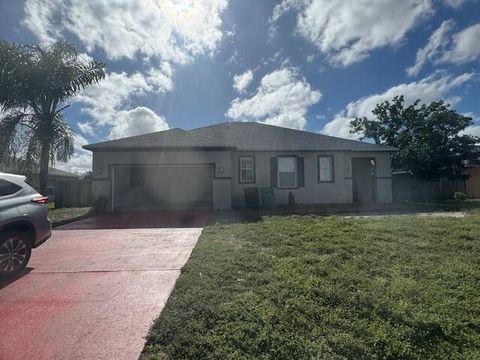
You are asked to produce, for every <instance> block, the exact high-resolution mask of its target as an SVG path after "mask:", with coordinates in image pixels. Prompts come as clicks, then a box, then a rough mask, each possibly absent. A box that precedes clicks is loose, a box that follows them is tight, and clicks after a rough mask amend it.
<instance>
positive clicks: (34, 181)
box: [0, 162, 80, 200]
mask: <svg viewBox="0 0 480 360" xmlns="http://www.w3.org/2000/svg"><path fill="white" fill-rule="evenodd" d="M12 164H13V162H12ZM0 171H3V172H7V173H12V174H20V175H25V176H26V177H27V182H28V184H30V185H31V186H32V187H33V188H35V189H36V190H37V191H38V190H39V189H40V179H39V176H38V173H39V170H38V169H36V170H34V171H33V172H26V173H25V172H22V171H21V170H19V169H18V168H17V167H15V166H14V165H8V166H0ZM79 178H80V176H79V175H77V174H73V173H70V172H67V171H63V170H59V169H56V168H48V177H47V193H46V194H43V195H47V196H50V197H51V200H53V195H55V182H57V181H67V180H74V179H79Z"/></svg>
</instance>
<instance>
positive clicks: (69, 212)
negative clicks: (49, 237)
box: [48, 203, 91, 225]
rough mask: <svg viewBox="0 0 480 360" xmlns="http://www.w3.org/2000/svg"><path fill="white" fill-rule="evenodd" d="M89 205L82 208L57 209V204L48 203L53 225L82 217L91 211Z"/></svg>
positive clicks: (49, 215)
mask: <svg viewBox="0 0 480 360" xmlns="http://www.w3.org/2000/svg"><path fill="white" fill-rule="evenodd" d="M90 209H91V208H89V207H81V208H61V209H55V206H54V205H52V204H50V203H49V204H48V217H49V218H50V220H51V221H52V224H53V225H58V224H63V223H66V222H70V221H73V220H77V219H81V218H83V217H85V216H87V215H88V213H89V212H90Z"/></svg>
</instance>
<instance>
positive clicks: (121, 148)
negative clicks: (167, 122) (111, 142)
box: [82, 145, 235, 152]
mask: <svg viewBox="0 0 480 360" xmlns="http://www.w3.org/2000/svg"><path fill="white" fill-rule="evenodd" d="M82 148H83V149H85V150H89V151H92V152H94V151H155V150H210V151H212V150H231V149H235V146H108V147H107V146H105V147H104V146H101V147H100V146H99V147H96V146H90V145H84V146H82Z"/></svg>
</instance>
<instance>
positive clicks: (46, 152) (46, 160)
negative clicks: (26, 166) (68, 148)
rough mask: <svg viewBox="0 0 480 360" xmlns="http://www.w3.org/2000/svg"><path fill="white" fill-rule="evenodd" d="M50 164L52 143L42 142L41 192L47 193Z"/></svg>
mask: <svg viewBox="0 0 480 360" xmlns="http://www.w3.org/2000/svg"><path fill="white" fill-rule="evenodd" d="M49 164H50V143H49V142H44V143H43V144H42V152H41V154H40V172H39V181H40V194H42V195H47V181H48V165H49Z"/></svg>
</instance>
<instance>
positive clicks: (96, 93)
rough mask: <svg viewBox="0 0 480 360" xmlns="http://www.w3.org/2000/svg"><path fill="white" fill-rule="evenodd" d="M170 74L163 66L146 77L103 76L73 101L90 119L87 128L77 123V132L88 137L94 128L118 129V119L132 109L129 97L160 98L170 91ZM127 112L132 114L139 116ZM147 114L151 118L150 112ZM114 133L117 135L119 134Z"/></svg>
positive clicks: (114, 74)
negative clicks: (153, 95) (159, 96)
mask: <svg viewBox="0 0 480 360" xmlns="http://www.w3.org/2000/svg"><path fill="white" fill-rule="evenodd" d="M170 71H171V68H170V66H169V65H164V66H163V67H162V68H160V69H153V70H150V71H149V72H148V73H147V75H146V76H145V75H143V74H142V73H139V72H136V73H133V74H130V75H129V74H127V73H125V72H122V73H115V72H114V73H110V74H107V75H106V77H105V79H103V80H102V81H100V83H98V84H96V85H92V86H90V87H88V88H86V89H85V90H83V91H82V92H80V94H79V95H78V96H77V97H76V98H75V101H76V102H77V103H80V104H81V105H82V106H83V108H82V111H83V112H84V113H86V114H88V115H89V116H90V117H91V118H92V119H93V120H92V121H91V122H89V123H87V125H85V123H79V125H78V126H79V128H80V130H81V131H82V132H84V133H86V134H88V131H89V130H91V129H92V126H94V125H99V126H102V127H104V126H109V127H115V126H118V121H119V118H123V117H122V116H125V113H126V112H127V110H128V109H130V108H131V107H132V97H137V98H138V97H142V96H145V95H147V94H150V93H156V94H161V93H163V92H165V91H167V90H170V89H171V88H172V83H171V79H170V77H169V76H170V74H171V73H170ZM140 108H141V109H146V108H145V107H140ZM140 108H137V109H140ZM131 111H132V114H140V113H139V112H133V111H134V110H131ZM149 111H150V112H151V113H152V114H153V111H151V110H149ZM144 114H145V113H143V115H144ZM155 116H157V117H158V118H160V117H159V116H158V115H155ZM150 118H152V117H150ZM119 131H120V130H119ZM129 132H130V133H131V132H132V130H130V131H129ZM114 133H115V134H120V133H121V131H120V132H118V131H115V132H114Z"/></svg>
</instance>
